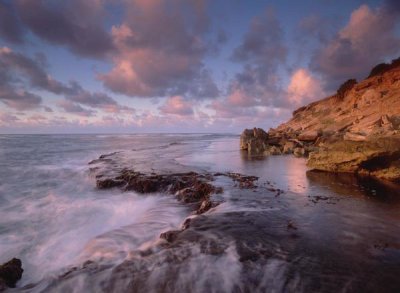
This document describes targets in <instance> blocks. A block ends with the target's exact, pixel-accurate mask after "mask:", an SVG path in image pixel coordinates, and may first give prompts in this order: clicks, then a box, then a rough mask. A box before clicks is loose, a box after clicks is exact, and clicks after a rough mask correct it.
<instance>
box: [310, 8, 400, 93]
mask: <svg viewBox="0 0 400 293" xmlns="http://www.w3.org/2000/svg"><path fill="white" fill-rule="evenodd" d="M389 2H390V3H394V2H393V1H389ZM389 2H388V3H389ZM390 3H389V4H390ZM396 3H397V2H396ZM389 4H387V5H383V6H381V7H378V8H375V9H371V8H370V7H369V6H367V5H361V6H360V7H359V8H358V9H356V10H354V11H353V12H352V14H351V16H350V19H349V22H348V23H347V25H346V26H345V27H343V28H342V29H341V30H340V31H339V32H338V33H337V34H336V35H335V36H334V37H333V38H332V39H330V40H329V41H328V42H327V43H326V44H323V45H322V47H321V48H320V49H319V50H317V52H316V53H315V54H314V56H313V57H312V60H311V69H312V70H315V71H316V72H318V73H320V74H322V76H323V77H324V79H325V80H326V81H327V88H328V89H329V90H333V89H336V88H337V86H338V85H339V84H340V83H342V82H343V81H344V80H347V79H349V78H358V79H359V78H363V77H365V76H366V75H368V72H369V70H370V69H371V68H372V67H373V66H374V65H376V64H378V63H380V62H383V61H385V59H386V58H388V57H390V56H393V57H395V56H397V55H398V54H399V53H400V38H399V36H398V34H397V33H396V26H397V24H398V20H399V16H400V14H399V13H398V10H397V11H396V10H393V9H389V7H393V5H392V4H390V5H389Z"/></svg>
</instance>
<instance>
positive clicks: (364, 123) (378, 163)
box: [240, 59, 400, 181]
mask: <svg viewBox="0 0 400 293" xmlns="http://www.w3.org/2000/svg"><path fill="white" fill-rule="evenodd" d="M399 96H400V59H397V60H393V61H392V63H391V64H379V65H377V66H376V67H375V68H373V69H372V71H371V73H370V75H369V76H368V78H366V79H365V80H363V81H361V82H359V83H357V81H356V80H354V79H350V80H348V81H346V82H345V83H344V84H343V85H342V86H341V87H340V88H339V89H338V91H337V93H336V94H334V95H332V96H330V97H327V98H325V99H323V100H320V101H317V102H314V103H311V104H309V105H307V106H304V107H301V108H300V109H298V110H296V111H294V112H293V118H292V119H291V120H290V121H288V122H286V123H283V124H281V125H279V126H278V127H277V128H275V129H270V130H269V131H268V132H265V131H264V130H262V129H260V128H254V129H246V130H244V131H243V133H242V135H241V138H240V148H241V149H242V150H247V151H248V153H249V155H253V156H254V155H280V154H294V155H295V156H298V157H307V158H308V163H307V165H308V166H309V167H310V168H311V169H314V170H321V171H329V172H351V173H356V174H361V175H369V176H373V177H377V178H381V179H388V180H392V181H400V114H399V113H400V99H399Z"/></svg>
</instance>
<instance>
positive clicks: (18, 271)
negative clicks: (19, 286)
mask: <svg viewBox="0 0 400 293" xmlns="http://www.w3.org/2000/svg"><path fill="white" fill-rule="evenodd" d="M23 271H24V270H23V269H22V262H21V260H20V259H18V258H13V259H12V260H10V261H8V262H6V263H4V264H2V265H0V288H1V287H3V288H4V285H6V286H8V287H10V288H14V287H15V284H16V283H17V281H18V280H19V279H21V277H22V272H23Z"/></svg>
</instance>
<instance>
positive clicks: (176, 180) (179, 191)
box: [90, 154, 258, 214]
mask: <svg viewBox="0 0 400 293" xmlns="http://www.w3.org/2000/svg"><path fill="white" fill-rule="evenodd" d="M111 155H112V154H111ZM109 156H110V155H107V156H105V155H102V156H100V157H99V159H97V160H94V161H91V162H90V164H96V163H99V164H101V163H103V162H104V161H106V163H107V162H108V160H110V159H109ZM91 170H92V172H95V173H96V175H95V177H96V186H97V188H99V189H108V188H114V187H118V188H121V189H122V190H124V191H135V192H137V193H140V194H151V193H155V192H162V193H166V194H171V195H175V196H176V198H177V199H178V201H180V202H183V203H185V204H189V205H191V206H193V207H194V209H195V213H196V214H202V213H205V212H207V211H208V210H210V209H211V208H213V207H216V206H217V205H218V204H219V202H218V201H214V200H212V199H211V195H213V194H221V193H222V192H223V188H222V187H221V186H215V185H214V184H213V182H214V181H215V178H216V177H221V176H222V177H227V178H230V179H231V180H232V181H233V182H234V183H235V185H234V186H235V187H239V188H240V189H255V188H257V185H256V181H257V180H258V177H256V176H247V175H243V174H240V173H231V172H225V173H207V172H203V173H198V172H185V173H166V174H157V173H155V172H151V173H142V172H138V171H135V170H132V169H126V168H124V169H122V170H120V171H118V172H117V174H114V176H112V177H108V176H107V175H106V174H103V173H101V172H99V171H98V169H96V168H94V169H91Z"/></svg>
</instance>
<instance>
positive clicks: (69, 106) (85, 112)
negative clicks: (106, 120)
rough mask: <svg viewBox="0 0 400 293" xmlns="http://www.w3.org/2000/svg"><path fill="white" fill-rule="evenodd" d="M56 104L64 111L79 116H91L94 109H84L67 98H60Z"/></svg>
mask: <svg viewBox="0 0 400 293" xmlns="http://www.w3.org/2000/svg"><path fill="white" fill-rule="evenodd" d="M58 106H59V107H61V108H63V109H64V111H65V112H67V113H71V114H76V115H80V116H85V117H88V116H93V115H94V114H95V111H93V110H89V109H85V108H83V107H81V106H80V105H79V104H76V103H73V102H71V101H68V100H61V101H59V102H58Z"/></svg>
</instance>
